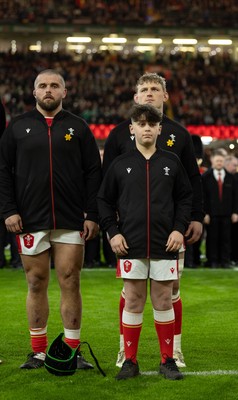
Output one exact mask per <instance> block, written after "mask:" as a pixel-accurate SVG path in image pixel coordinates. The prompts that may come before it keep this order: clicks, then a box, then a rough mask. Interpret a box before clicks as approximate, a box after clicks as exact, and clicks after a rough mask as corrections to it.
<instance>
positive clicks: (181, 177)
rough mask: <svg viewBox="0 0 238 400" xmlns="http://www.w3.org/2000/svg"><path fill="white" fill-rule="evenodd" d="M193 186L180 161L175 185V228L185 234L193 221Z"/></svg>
mask: <svg viewBox="0 0 238 400" xmlns="http://www.w3.org/2000/svg"><path fill="white" fill-rule="evenodd" d="M192 196H193V192H192V187H191V184H190V181H189V179H188V176H187V173H186V171H185V169H184V167H183V165H182V164H181V163H180V162H179V161H178V174H177V177H176V181H175V186H174V198H175V218H174V230H177V231H179V232H181V233H182V234H183V235H184V234H185V232H186V230H187V228H188V225H189V223H190V221H191V210H192V198H193V197H192Z"/></svg>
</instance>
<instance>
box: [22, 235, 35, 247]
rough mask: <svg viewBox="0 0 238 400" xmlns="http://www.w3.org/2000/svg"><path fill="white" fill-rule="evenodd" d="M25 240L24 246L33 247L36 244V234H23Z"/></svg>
mask: <svg viewBox="0 0 238 400" xmlns="http://www.w3.org/2000/svg"><path fill="white" fill-rule="evenodd" d="M23 242H24V246H25V247H26V248H27V249H31V247H33V245H34V236H33V235H31V234H30V233H27V234H26V235H24V236H23Z"/></svg>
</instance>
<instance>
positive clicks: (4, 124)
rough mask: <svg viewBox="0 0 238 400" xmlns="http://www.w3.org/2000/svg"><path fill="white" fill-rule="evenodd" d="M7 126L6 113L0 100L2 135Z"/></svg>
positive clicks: (0, 132) (0, 128)
mask: <svg viewBox="0 0 238 400" xmlns="http://www.w3.org/2000/svg"><path fill="white" fill-rule="evenodd" d="M5 128H6V113H5V109H4V107H3V104H2V102H1V100H0V137H1V136H2V134H3V132H4V130H5Z"/></svg>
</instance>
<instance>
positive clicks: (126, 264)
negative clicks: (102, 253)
mask: <svg viewBox="0 0 238 400" xmlns="http://www.w3.org/2000/svg"><path fill="white" fill-rule="evenodd" d="M123 267H124V271H125V272H130V270H131V267H132V263H131V262H130V261H129V260H126V261H124V263H123Z"/></svg>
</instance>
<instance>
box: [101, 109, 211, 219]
mask: <svg viewBox="0 0 238 400" xmlns="http://www.w3.org/2000/svg"><path fill="white" fill-rule="evenodd" d="M130 123H131V121H130V120H129V119H128V120H126V121H124V122H122V123H120V124H119V125H117V126H116V127H115V128H114V129H113V130H112V131H111V132H110V135H109V136H108V138H107V140H106V142H105V148H104V158H103V173H104V174H105V172H106V171H107V169H108V167H109V165H110V164H111V163H112V161H113V160H114V159H115V158H116V157H117V156H119V155H120V154H123V153H125V152H127V151H128V150H130V149H132V148H135V139H134V135H131V133H130V130H129V124H130ZM157 147H160V148H162V149H164V150H168V151H171V152H173V153H175V154H177V156H178V157H179V158H180V160H181V163H182V164H183V166H184V168H185V170H186V172H187V174H188V177H189V180H190V183H191V186H192V189H193V205H192V214H191V220H192V221H199V222H201V223H202V222H203V218H204V211H203V194H202V183H201V176H200V172H199V169H198V165H197V162H196V157H195V154H194V147H193V142H192V139H191V136H190V134H189V132H188V131H187V130H186V129H185V128H184V127H183V126H182V125H180V124H179V123H178V122H176V121H173V120H171V119H170V118H168V117H167V116H166V115H163V120H162V131H161V134H160V135H159V136H158V139H157Z"/></svg>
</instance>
